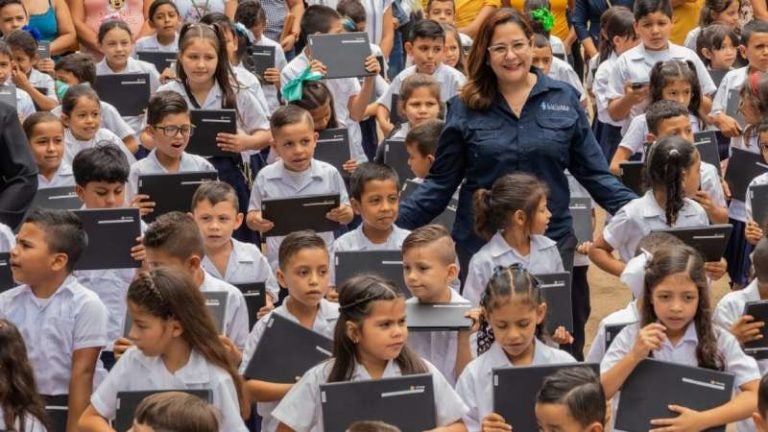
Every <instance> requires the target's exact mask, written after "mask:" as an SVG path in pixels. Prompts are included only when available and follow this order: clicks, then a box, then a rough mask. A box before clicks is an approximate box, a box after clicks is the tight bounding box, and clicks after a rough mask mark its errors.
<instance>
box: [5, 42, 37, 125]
mask: <svg viewBox="0 0 768 432" xmlns="http://www.w3.org/2000/svg"><path fill="white" fill-rule="evenodd" d="M13 65H14V63H13V54H11V48H10V47H9V46H8V43H7V42H5V41H4V40H0V85H8V84H11V83H12V77H13ZM16 112H18V114H19V121H21V122H23V121H24V119H25V118H27V117H29V116H30V115H32V113H33V112H35V104H34V102H33V101H32V97H30V96H29V93H27V92H25V91H24V90H23V89H20V88H16Z"/></svg>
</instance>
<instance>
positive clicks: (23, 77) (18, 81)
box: [11, 65, 30, 90]
mask: <svg viewBox="0 0 768 432" xmlns="http://www.w3.org/2000/svg"><path fill="white" fill-rule="evenodd" d="M11 81H12V82H13V84H14V85H15V86H16V87H18V88H20V89H22V90H26V89H28V88H29V87H30V84H29V78H28V77H27V74H25V73H24V72H22V71H21V68H19V67H18V66H16V65H14V66H13V67H12V68H11Z"/></svg>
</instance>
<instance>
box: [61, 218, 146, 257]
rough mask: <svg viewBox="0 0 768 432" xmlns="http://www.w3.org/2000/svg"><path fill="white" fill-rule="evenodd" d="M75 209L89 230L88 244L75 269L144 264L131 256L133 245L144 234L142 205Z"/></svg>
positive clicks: (87, 232)
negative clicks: (140, 211)
mask: <svg viewBox="0 0 768 432" xmlns="http://www.w3.org/2000/svg"><path fill="white" fill-rule="evenodd" d="M74 213H75V214H76V215H77V217H79V218H80V221H82V223H83V228H84V229H85V232H86V234H88V246H87V247H86V248H85V251H83V255H82V256H81V257H80V259H79V260H77V262H76V263H75V270H107V269H124V268H137V267H141V262H140V261H136V260H135V259H133V257H131V248H132V247H134V246H136V239H137V238H139V237H140V236H141V218H140V217H139V209H137V208H116V209H86V210H75V211H74Z"/></svg>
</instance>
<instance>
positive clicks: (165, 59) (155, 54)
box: [136, 51, 179, 73]
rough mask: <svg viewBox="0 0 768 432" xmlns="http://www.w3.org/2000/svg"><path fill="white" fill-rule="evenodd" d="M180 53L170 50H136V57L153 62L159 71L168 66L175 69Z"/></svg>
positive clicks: (161, 71)
mask: <svg viewBox="0 0 768 432" xmlns="http://www.w3.org/2000/svg"><path fill="white" fill-rule="evenodd" d="M178 55H179V53H176V52H168V51H136V58H138V59H139V60H141V61H145V62H147V63H152V65H153V66H154V67H155V69H157V71H158V72H159V73H163V71H164V70H166V69H168V68H170V69H173V68H174V65H175V64H176V58H177V57H178Z"/></svg>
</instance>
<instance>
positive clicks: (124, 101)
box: [93, 73, 150, 116]
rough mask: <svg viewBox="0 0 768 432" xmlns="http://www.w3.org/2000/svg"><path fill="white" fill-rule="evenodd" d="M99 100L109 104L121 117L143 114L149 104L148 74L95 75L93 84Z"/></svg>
mask: <svg viewBox="0 0 768 432" xmlns="http://www.w3.org/2000/svg"><path fill="white" fill-rule="evenodd" d="M93 87H94V90H96V93H98V95H99V98H100V99H101V100H102V101H104V102H107V103H109V104H111V105H112V106H114V107H115V108H117V111H118V112H119V113H120V115H122V116H137V115H141V114H143V113H144V110H145V109H146V108H147V104H148V103H149V93H150V90H149V74H147V73H129V74H113V75H97V76H96V82H95V83H94V84H93Z"/></svg>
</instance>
